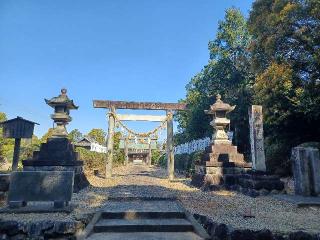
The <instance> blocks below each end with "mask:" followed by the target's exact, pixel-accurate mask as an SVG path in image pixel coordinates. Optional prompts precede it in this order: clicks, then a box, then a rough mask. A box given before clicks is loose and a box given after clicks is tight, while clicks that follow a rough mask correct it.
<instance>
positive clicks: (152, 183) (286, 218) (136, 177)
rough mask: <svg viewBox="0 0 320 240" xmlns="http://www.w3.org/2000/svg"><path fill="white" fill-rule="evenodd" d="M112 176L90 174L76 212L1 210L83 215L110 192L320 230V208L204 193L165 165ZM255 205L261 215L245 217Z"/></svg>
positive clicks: (279, 226)
mask: <svg viewBox="0 0 320 240" xmlns="http://www.w3.org/2000/svg"><path fill="white" fill-rule="evenodd" d="M113 173H114V177H113V178H112V179H104V178H102V177H97V176H89V177H88V179H89V181H90V183H91V185H92V186H90V187H88V188H86V189H84V190H82V191H81V192H79V193H77V194H74V195H73V200H72V201H73V203H75V204H77V208H76V209H75V211H74V212H73V213H72V214H61V213H55V214H1V215H0V218H4V219H13V220H14V219H15V220H18V219H19V220H25V221H29V220H31V219H37V220H41V219H48V218H49V219H52V220H54V219H56V220H60V219H61V220H62V219H63V220H65V219H75V218H76V219H77V218H80V217H81V215H83V214H88V213H92V212H94V211H96V210H97V209H98V208H100V207H103V205H104V203H105V202H106V201H107V200H108V198H109V197H122V196H140V197H141V196H156V197H170V196H176V197H177V198H178V199H179V200H181V202H182V203H183V205H184V206H185V207H186V208H187V209H188V210H189V211H191V212H192V213H199V214H202V215H207V216H210V217H211V218H212V219H213V220H214V221H215V222H220V223H226V224H229V225H231V226H233V227H234V228H237V229H253V230H260V229H265V228H266V229H270V230H271V231H275V232H282V233H285V232H291V231H298V230H303V231H308V232H319V231H320V208H316V207H310V208H297V207H296V206H295V205H293V204H290V203H287V202H284V201H280V200H276V199H274V198H272V197H271V196H265V197H258V198H251V197H248V196H245V195H243V194H241V193H236V192H230V191H217V192H203V191H201V190H199V189H197V188H194V187H192V186H190V180H189V179H183V178H179V179H177V180H176V181H174V182H170V181H168V180H167V179H166V172H165V170H164V169H161V168H157V167H147V166H143V165H129V166H127V167H118V168H115V169H114V172H113ZM250 210H251V213H252V214H253V215H254V216H255V218H247V219H244V218H243V214H244V213H247V212H248V211H250Z"/></svg>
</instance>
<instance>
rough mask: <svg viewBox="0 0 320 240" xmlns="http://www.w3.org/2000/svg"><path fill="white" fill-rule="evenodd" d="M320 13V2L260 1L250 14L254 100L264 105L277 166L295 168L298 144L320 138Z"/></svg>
mask: <svg viewBox="0 0 320 240" xmlns="http://www.w3.org/2000/svg"><path fill="white" fill-rule="evenodd" d="M319 12H320V2H319V1H318V0H259V1H255V2H254V4H253V7H252V11H251V12H250V17H249V21H248V28H249V30H250V33H251V35H252V36H253V39H252V44H251V46H250V52H251V67H252V70H253V72H254V73H255V86H254V90H255V96H254V102H255V103H257V104H261V105H263V107H264V119H265V137H266V145H267V146H266V155H267V165H268V162H270V163H271V165H272V167H273V168H274V169H276V168H283V169H290V167H288V164H287V163H289V156H290V149H291V148H292V147H294V146H296V145H298V144H301V143H303V142H306V141H320V137H319V136H320V130H319V128H318V127H317V126H318V125H319V123H320V122H319V119H320V85H319V84H317V83H318V82H319V79H320V50H319V49H320V14H319Z"/></svg>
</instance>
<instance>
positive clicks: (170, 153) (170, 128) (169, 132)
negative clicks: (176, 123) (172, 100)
mask: <svg viewBox="0 0 320 240" xmlns="http://www.w3.org/2000/svg"><path fill="white" fill-rule="evenodd" d="M167 170H168V177H169V180H173V179H174V152H173V113H172V111H167Z"/></svg>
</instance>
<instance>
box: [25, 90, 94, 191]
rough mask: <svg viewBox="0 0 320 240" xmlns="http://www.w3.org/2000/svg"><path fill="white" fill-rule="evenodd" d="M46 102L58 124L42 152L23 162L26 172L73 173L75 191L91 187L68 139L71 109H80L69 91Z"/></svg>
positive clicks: (81, 162)
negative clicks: (70, 97) (52, 109)
mask: <svg viewBox="0 0 320 240" xmlns="http://www.w3.org/2000/svg"><path fill="white" fill-rule="evenodd" d="M45 102H46V103H47V104H48V105H49V106H50V107H53V108H54V114H52V115H51V118H52V119H53V121H54V122H55V124H56V127H55V128H54V130H53V136H52V137H50V138H48V139H47V142H46V143H42V144H41V146H40V151H34V152H33V157H32V159H27V160H24V161H22V164H23V170H24V171H73V172H74V191H75V192H77V191H79V190H80V189H82V188H84V187H86V186H88V185H89V182H88V180H87V178H86V176H85V175H84V172H83V161H81V160H79V159H78V153H77V152H75V150H74V146H73V144H72V143H71V142H70V140H69V139H68V133H67V130H66V125H67V124H68V123H69V122H70V121H71V117H70V116H69V114H70V110H71V109H78V107H77V106H76V105H75V104H74V103H73V101H72V100H70V99H69V98H68V96H67V90H66V89H62V90H61V94H60V95H59V96H58V97H53V98H51V99H50V100H47V99H45Z"/></svg>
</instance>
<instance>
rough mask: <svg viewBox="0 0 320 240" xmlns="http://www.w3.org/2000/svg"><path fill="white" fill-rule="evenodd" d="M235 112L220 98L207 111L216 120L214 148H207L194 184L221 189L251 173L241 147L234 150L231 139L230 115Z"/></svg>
mask: <svg viewBox="0 0 320 240" xmlns="http://www.w3.org/2000/svg"><path fill="white" fill-rule="evenodd" d="M234 109H235V106H230V105H229V104H227V103H224V102H223V101H222V100H221V95H220V94H218V95H217V100H216V102H215V103H214V104H213V105H211V106H210V109H209V110H205V113H206V114H210V115H212V116H213V120H212V121H211V122H210V125H211V126H212V127H213V128H214V133H213V135H212V142H211V145H210V146H208V147H207V148H206V151H205V153H204V154H203V156H202V158H201V161H200V162H197V163H196V164H195V174H194V175H193V176H192V184H193V185H196V186H203V185H212V184H213V185H221V184H226V183H230V182H233V183H234V182H235V181H236V179H237V177H238V174H241V173H245V172H246V171H247V170H250V169H251V164H250V163H246V162H245V161H244V157H243V154H241V153H239V152H238V150H237V146H233V145H232V142H231V141H230V140H229V139H228V135H227V133H226V128H227V127H228V126H229V124H230V120H229V119H228V118H227V114H228V113H229V112H231V111H233V110H234Z"/></svg>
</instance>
